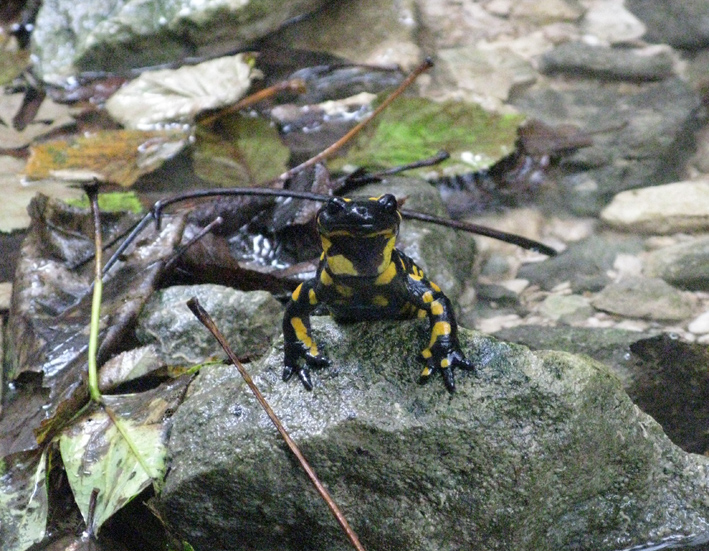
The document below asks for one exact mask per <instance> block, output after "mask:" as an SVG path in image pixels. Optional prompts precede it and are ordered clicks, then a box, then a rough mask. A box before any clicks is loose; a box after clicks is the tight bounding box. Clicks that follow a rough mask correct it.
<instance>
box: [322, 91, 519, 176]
mask: <svg viewBox="0 0 709 551" xmlns="http://www.w3.org/2000/svg"><path fill="white" fill-rule="evenodd" d="M523 120H524V117H523V116H521V115H516V114H505V115H500V114H494V113H488V112H487V111H485V110H484V109H483V108H482V107H480V106H478V105H475V104H470V103H464V102H454V101H446V102H442V103H436V102H433V101H431V100H427V99H425V98H400V99H398V100H397V101H395V102H394V103H393V104H392V105H391V106H390V107H389V108H388V109H386V110H385V111H384V113H382V115H381V116H380V117H379V118H378V119H375V121H373V123H372V125H371V126H370V127H368V128H367V129H365V130H364V131H363V132H362V134H360V136H358V138H357V139H356V140H355V143H354V145H353V146H352V147H351V148H350V149H349V151H348V152H347V154H346V155H345V156H344V157H341V158H338V159H335V160H334V161H333V162H332V164H331V168H332V169H335V170H336V169H339V168H342V167H343V166H345V165H355V166H369V167H384V168H390V167H394V166H398V165H402V164H406V163H411V162H414V161H419V160H421V159H425V158H427V157H430V156H432V155H435V154H436V153H437V152H438V151H440V150H441V149H443V150H445V151H447V152H448V153H450V154H451V159H450V160H449V161H446V162H445V163H442V164H440V165H438V166H437V167H434V168H433V170H436V171H440V172H441V173H445V174H458V173H463V172H471V171H474V170H480V169H482V168H486V167H488V166H490V165H492V164H494V163H495V162H496V161H498V160H499V159H501V158H502V157H504V156H506V155H508V154H509V153H511V152H512V151H513V149H514V143H515V140H516V138H517V128H518V127H519V126H520V124H521V123H522V121H523ZM431 171H432V169H431V168H426V169H419V170H418V171H415V172H419V173H422V172H423V173H430V172H431Z"/></svg>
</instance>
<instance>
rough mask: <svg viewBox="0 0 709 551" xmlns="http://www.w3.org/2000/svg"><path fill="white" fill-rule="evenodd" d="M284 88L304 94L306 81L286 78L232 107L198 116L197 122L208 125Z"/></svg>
mask: <svg viewBox="0 0 709 551" xmlns="http://www.w3.org/2000/svg"><path fill="white" fill-rule="evenodd" d="M284 90H289V91H291V92H297V93H299V94H302V93H304V92H305V82H304V81H303V80H302V79H299V78H295V79H293V80H284V81H283V82H279V83H277V84H274V85H273V86H269V87H268V88H264V89H263V90H259V91H258V92H256V93H255V94H251V95H250V96H246V97H245V98H244V99H242V100H241V101H238V102H236V103H235V104H234V105H232V106H230V107H226V108H224V109H219V110H218V111H216V112H214V113H209V114H205V115H202V116H198V117H197V122H198V123H199V124H201V125H204V126H208V125H210V124H212V123H213V122H214V121H216V120H217V119H220V118H221V117H223V116H224V115H227V114H228V113H235V112H236V111H241V110H242V109H246V108H247V107H251V106H252V105H254V104H256V103H258V102H259V101H262V100H265V99H267V98H270V97H271V96H275V95H276V94H277V93H278V92H283V91H284Z"/></svg>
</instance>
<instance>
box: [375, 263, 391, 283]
mask: <svg viewBox="0 0 709 551" xmlns="http://www.w3.org/2000/svg"><path fill="white" fill-rule="evenodd" d="M394 276H396V264H394V263H393V262H389V266H387V269H386V270H384V271H383V272H382V273H381V274H379V276H378V277H377V279H376V280H375V281H374V284H375V285H388V284H389V283H391V280H392V279H394Z"/></svg>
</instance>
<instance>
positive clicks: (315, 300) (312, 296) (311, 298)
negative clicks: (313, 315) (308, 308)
mask: <svg viewBox="0 0 709 551" xmlns="http://www.w3.org/2000/svg"><path fill="white" fill-rule="evenodd" d="M301 285H302V283H301ZM308 301H309V302H310V304H312V305H313V306H315V305H316V304H317V303H318V297H316V296H315V291H314V290H313V289H310V291H308Z"/></svg>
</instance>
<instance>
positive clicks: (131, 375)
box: [98, 344, 163, 392]
mask: <svg viewBox="0 0 709 551" xmlns="http://www.w3.org/2000/svg"><path fill="white" fill-rule="evenodd" d="M162 366H163V363H162V362H161V361H160V358H159V357H158V353H157V350H156V347H155V345H154V344H149V345H147V346H141V347H140V348H134V349H132V350H127V351H126V352H121V353H120V354H118V355H117V356H114V357H113V358H111V359H110V360H108V361H107V362H106V363H105V364H103V365H102V366H101V369H100V371H99V374H98V377H99V378H98V384H99V388H100V389H101V391H102V392H105V391H106V390H109V389H111V388H113V387H115V386H117V385H119V384H121V383H125V382H126V381H131V380H133V379H137V378H138V377H142V376H143V375H146V374H148V373H151V372H153V371H155V370H156V369H158V368H160V367H162Z"/></svg>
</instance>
